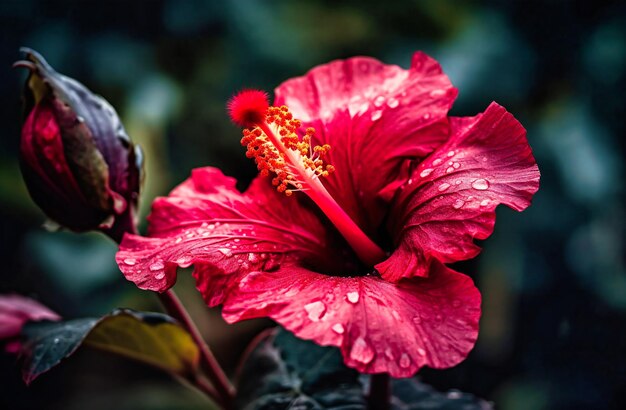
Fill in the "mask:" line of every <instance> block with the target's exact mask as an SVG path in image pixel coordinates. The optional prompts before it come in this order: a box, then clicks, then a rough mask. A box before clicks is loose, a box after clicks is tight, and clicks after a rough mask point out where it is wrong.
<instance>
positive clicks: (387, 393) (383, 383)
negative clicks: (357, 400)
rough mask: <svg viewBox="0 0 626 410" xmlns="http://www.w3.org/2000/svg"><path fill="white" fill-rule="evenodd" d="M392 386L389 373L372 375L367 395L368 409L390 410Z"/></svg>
mask: <svg viewBox="0 0 626 410" xmlns="http://www.w3.org/2000/svg"><path fill="white" fill-rule="evenodd" d="M390 387H391V385H390V379H389V375H388V374H387V373H378V374H373V375H372V377H371V378H370V392H369V396H368V397H367V408H368V410H389V408H390V406H389V400H390V399H391V389H390Z"/></svg>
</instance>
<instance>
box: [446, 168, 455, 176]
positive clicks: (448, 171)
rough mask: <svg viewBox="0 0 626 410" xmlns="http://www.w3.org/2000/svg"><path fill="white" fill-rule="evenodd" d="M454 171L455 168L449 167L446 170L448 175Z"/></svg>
mask: <svg viewBox="0 0 626 410" xmlns="http://www.w3.org/2000/svg"><path fill="white" fill-rule="evenodd" d="M452 171H454V168H453V167H448V169H446V174H449V173H450V172H452Z"/></svg>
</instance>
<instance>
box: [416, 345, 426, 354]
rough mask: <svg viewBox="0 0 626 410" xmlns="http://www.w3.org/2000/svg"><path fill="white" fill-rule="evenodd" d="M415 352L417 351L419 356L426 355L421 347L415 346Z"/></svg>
mask: <svg viewBox="0 0 626 410" xmlns="http://www.w3.org/2000/svg"><path fill="white" fill-rule="evenodd" d="M417 353H418V354H419V355H420V356H426V350H424V349H422V348H421V347H418V348H417Z"/></svg>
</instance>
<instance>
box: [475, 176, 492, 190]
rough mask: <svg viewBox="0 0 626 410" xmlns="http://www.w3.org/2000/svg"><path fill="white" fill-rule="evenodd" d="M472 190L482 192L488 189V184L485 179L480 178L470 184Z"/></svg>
mask: <svg viewBox="0 0 626 410" xmlns="http://www.w3.org/2000/svg"><path fill="white" fill-rule="evenodd" d="M472 188H474V189H477V190H479V191H484V190H485V189H488V188H489V182H487V180H486V179H483V178H480V179H477V180H476V181H474V182H472Z"/></svg>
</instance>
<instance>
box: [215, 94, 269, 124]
mask: <svg viewBox="0 0 626 410" xmlns="http://www.w3.org/2000/svg"><path fill="white" fill-rule="evenodd" d="M269 105H270V104H269V101H268V95H267V93H266V92H265V91H260V90H243V91H240V92H239V93H237V94H236V95H235V96H233V97H232V98H231V99H230V100H228V103H227V104H226V109H227V110H228V115H229V116H230V119H231V121H232V122H234V123H235V124H237V125H239V126H241V127H253V126H255V125H257V124H258V123H260V122H263V121H264V120H265V115H266V113H267V109H268V108H269Z"/></svg>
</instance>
